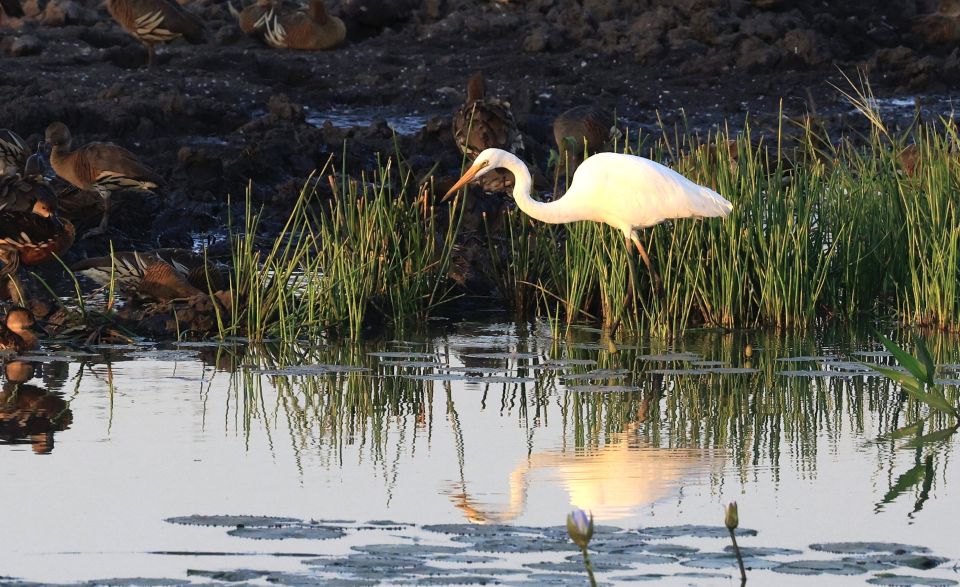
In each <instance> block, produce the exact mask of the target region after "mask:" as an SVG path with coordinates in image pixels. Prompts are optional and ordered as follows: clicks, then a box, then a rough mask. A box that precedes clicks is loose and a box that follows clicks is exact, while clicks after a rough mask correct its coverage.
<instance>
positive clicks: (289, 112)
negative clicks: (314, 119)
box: [267, 94, 305, 122]
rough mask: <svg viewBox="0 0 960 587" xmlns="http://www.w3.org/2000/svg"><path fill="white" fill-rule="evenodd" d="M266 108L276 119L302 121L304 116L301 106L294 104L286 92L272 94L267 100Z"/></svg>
mask: <svg viewBox="0 0 960 587" xmlns="http://www.w3.org/2000/svg"><path fill="white" fill-rule="evenodd" d="M267 110H268V111H269V112H270V115H271V116H272V117H273V118H274V119H276V120H293V121H296V122H302V121H303V120H304V118H305V115H304V113H303V106H301V105H299V104H294V103H292V102H291V101H290V98H288V97H287V95H286V94H274V95H272V96H270V101H269V102H267Z"/></svg>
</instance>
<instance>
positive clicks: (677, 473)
mask: <svg viewBox="0 0 960 587" xmlns="http://www.w3.org/2000/svg"><path fill="white" fill-rule="evenodd" d="M721 465H722V459H720V458H718V457H717V455H715V454H714V453H712V452H711V451H707V450H700V449H682V448H656V447H651V446H649V445H648V444H647V443H646V442H645V441H644V440H641V439H638V438H637V436H636V435H635V434H634V431H628V432H625V433H623V434H618V435H616V436H615V437H613V438H611V439H610V442H608V443H607V444H606V445H604V446H601V447H589V448H582V449H570V450H562V449H557V450H546V451H541V452H535V453H533V454H531V455H530V456H529V457H528V458H526V459H523V460H522V461H520V462H519V463H517V465H516V467H515V468H514V469H513V471H512V472H511V473H510V475H509V479H508V480H507V481H508V483H509V491H508V492H507V495H508V496H509V501H508V503H504V504H494V503H479V502H477V501H475V500H474V499H472V498H471V497H470V496H469V494H468V493H467V492H465V491H464V492H458V493H454V494H452V495H451V497H452V498H453V499H454V505H455V506H456V507H457V508H459V509H460V510H462V511H463V512H464V513H465V514H466V517H467V520H469V521H470V522H473V523H476V524H485V523H505V522H510V521H512V520H514V519H516V518H518V517H520V516H521V515H522V514H523V513H524V511H525V510H526V509H527V507H528V500H527V495H528V493H529V490H530V486H531V485H532V484H535V483H543V484H547V485H559V486H561V487H563V488H564V490H565V491H566V493H567V495H568V496H569V500H570V506H571V507H575V508H580V509H582V510H586V511H589V512H591V513H592V514H593V516H594V518H595V519H596V520H597V521H598V522H600V521H602V522H614V521H617V520H621V519H625V518H629V517H630V516H631V515H633V514H635V512H636V511H637V509H639V508H642V507H643V506H646V505H649V504H652V503H654V502H657V501H660V500H662V499H665V498H668V497H670V496H671V495H673V494H674V492H675V491H676V490H677V488H679V487H680V486H682V485H683V482H684V480H685V479H687V478H689V477H699V476H701V475H702V474H703V472H704V470H706V469H715V470H717V471H719V470H720V469H721V468H722V466H721Z"/></svg>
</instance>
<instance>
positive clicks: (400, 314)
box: [221, 83, 960, 340]
mask: <svg viewBox="0 0 960 587" xmlns="http://www.w3.org/2000/svg"><path fill="white" fill-rule="evenodd" d="M849 98H850V100H851V101H852V102H853V103H854V105H855V106H856V107H857V108H859V109H860V111H861V112H862V114H863V115H864V116H865V117H866V119H867V120H869V124H870V126H869V131H868V132H866V133H865V134H861V135H859V136H842V137H840V138H839V139H838V138H835V137H833V136H831V135H830V133H829V132H828V131H827V130H826V129H825V128H824V127H823V126H822V125H820V124H818V123H817V121H816V119H814V118H812V117H808V118H806V119H803V120H800V121H793V120H788V119H787V118H786V117H784V116H782V115H781V117H780V124H779V125H778V127H777V128H776V129H775V130H774V131H773V132H767V133H756V132H755V131H754V129H753V128H752V127H751V124H750V120H749V119H748V120H747V121H746V122H745V124H744V125H743V127H742V130H739V131H731V130H730V129H729V128H727V127H723V128H719V129H717V130H716V131H714V132H713V133H712V134H710V135H708V136H705V137H703V136H698V135H694V134H692V133H689V132H683V131H682V130H676V131H673V132H667V130H666V129H665V128H663V127H662V132H661V133H660V135H659V136H655V135H652V134H649V133H636V132H635V133H633V134H632V136H631V134H630V133H626V135H625V136H624V139H623V141H622V142H620V143H619V145H618V149H619V150H622V151H623V152H626V153H632V154H637V155H642V156H645V157H648V158H651V159H654V160H658V161H663V162H666V163H668V164H669V165H670V166H671V167H673V168H674V169H676V170H677V171H678V172H680V173H682V174H684V175H686V176H687V177H690V178H691V179H693V180H694V181H697V182H698V183H701V184H704V185H708V186H710V187H712V188H713V189H715V190H717V191H718V192H720V193H721V194H723V195H724V196H725V197H727V198H728V199H729V200H731V201H732V202H733V204H734V210H733V212H732V213H731V214H730V216H729V217H728V218H726V219H722V220H721V219H710V220H701V221H692V220H680V221H676V222H666V223H663V224H660V225H658V226H656V227H654V228H652V229H647V230H645V231H644V234H642V235H641V238H642V239H643V240H644V241H645V242H646V245H647V249H648V251H649V252H650V255H651V257H652V258H653V263H654V265H655V266H656V267H657V270H658V272H659V274H660V277H661V279H662V285H663V295H657V292H656V291H655V287H654V284H653V283H652V281H651V279H650V276H649V275H648V274H647V272H646V271H645V269H644V268H642V266H641V265H639V264H638V263H637V259H636V254H635V253H633V252H628V251H627V249H626V247H625V245H624V242H623V236H622V235H621V234H620V233H619V232H618V231H616V230H614V229H612V228H610V227H608V226H605V225H599V224H596V223H588V222H582V223H574V224H569V225H558V226H550V225H543V224H540V223H532V222H531V220H530V219H529V218H527V217H526V216H525V215H524V214H523V213H522V212H520V211H519V210H517V209H515V208H512V207H509V206H508V207H506V208H505V209H504V210H503V211H502V212H498V214H500V213H502V214H503V218H490V217H486V216H484V218H482V219H481V226H482V227H484V228H485V234H483V235H481V237H485V238H486V241H485V242H483V243H482V244H481V245H480V246H481V248H483V249H485V250H486V254H487V255H488V258H489V263H487V264H486V268H485V270H486V271H487V272H488V273H489V275H487V277H488V278H489V281H490V283H492V284H494V285H495V291H494V293H493V294H492V295H494V296H497V297H499V298H501V299H502V300H503V302H504V304H505V305H507V306H510V307H512V308H514V309H515V310H517V312H518V314H519V315H520V316H523V317H532V316H535V315H540V316H546V317H548V318H550V319H551V320H552V321H553V322H554V324H556V325H557V328H558V329H559V326H560V325H563V324H566V325H570V324H573V323H575V322H592V323H600V324H602V325H605V326H607V327H611V326H622V327H623V328H625V329H626V330H628V331H631V332H635V333H655V334H663V333H676V332H679V331H681V330H683V329H685V328H689V327H691V326H706V327H720V328H749V327H759V326H773V327H778V328H785V329H804V328H806V327H809V326H810V325H811V324H813V323H814V322H817V321H823V320H830V319H839V320H844V321H855V320H858V319H860V318H862V317H868V318H869V319H877V318H882V319H889V318H893V319H895V320H897V321H898V322H900V323H903V324H911V325H921V326H927V327H935V328H940V329H944V330H957V329H960V273H958V272H960V211H958V204H960V201H958V198H960V156H958V153H960V134H958V128H957V124H956V122H955V121H954V120H953V119H950V118H942V119H939V120H936V121H930V122H920V121H919V120H918V121H917V122H916V123H915V124H914V125H912V126H911V127H910V128H908V129H906V130H904V131H896V132H895V131H892V130H890V129H889V128H887V127H886V126H885V124H884V122H883V120H882V117H881V116H880V114H879V111H878V110H877V107H876V101H875V99H874V97H873V95H872V93H871V91H870V89H869V85H867V84H865V83H863V84H861V86H860V89H859V90H857V91H855V92H853V93H852V94H851V95H850V96H849ZM402 161H403V159H402V157H400V155H399V153H397V154H395V155H394V157H391V159H389V160H387V161H386V162H385V163H381V164H380V165H378V167H377V169H376V170H375V171H374V172H372V173H370V174H361V175H359V176H350V175H349V174H348V173H347V170H346V169H341V170H339V172H338V173H334V172H333V169H332V163H328V165H327V167H326V168H324V169H322V170H320V171H319V172H318V173H317V174H316V176H315V177H313V178H311V180H310V181H309V182H308V183H307V185H306V186H305V187H304V190H303V191H302V192H301V194H300V198H299V199H298V200H297V202H296V203H295V204H294V206H293V209H292V211H291V213H290V215H289V218H288V221H287V224H286V226H285V227H284V228H283V230H282V231H281V233H280V234H279V235H278V236H277V237H276V238H275V239H273V240H272V241H270V242H268V243H266V244H264V243H263V242H261V241H259V240H257V239H256V238H255V237H254V235H256V234H258V231H259V228H260V215H259V214H258V212H257V211H256V210H254V209H253V206H252V204H250V202H249V198H248V202H247V210H246V214H245V217H244V219H243V221H242V223H240V225H238V226H235V227H234V226H232V228H231V233H232V234H233V237H232V238H233V246H234V266H235V267H236V271H235V274H234V281H233V283H232V288H233V290H234V293H235V294H236V295H235V296H234V298H233V299H235V300H241V301H242V303H239V304H237V305H236V311H235V312H234V314H233V316H231V317H228V319H225V320H224V321H223V324H222V327H221V334H246V335H247V336H250V337H253V338H269V337H279V338H283V339H288V340H294V339H298V338H303V337H314V336H323V335H330V334H343V335H346V336H348V337H350V338H357V337H359V336H360V335H361V334H362V333H363V332H364V331H365V329H367V328H368V327H369V326H371V325H372V324H381V323H382V324H392V325H397V326H400V327H403V325H406V324H411V323H415V322H417V321H421V322H422V320H423V319H424V318H426V317H427V316H428V315H429V314H430V313H431V312H432V311H434V310H435V309H436V308H437V306H439V305H440V304H442V303H444V302H445V301H448V300H450V299H451V298H452V297H453V295H454V294H453V292H454V289H453V286H452V280H451V279H450V276H449V269H450V267H451V261H452V260H453V257H454V255H455V251H456V249H457V248H458V247H461V246H464V243H461V242H458V240H457V228H458V226H459V222H460V218H461V210H460V209H459V208H457V207H455V206H456V204H455V205H454V207H451V208H450V209H449V210H447V209H444V210H443V213H439V211H438V210H435V209H434V208H433V206H432V203H431V202H433V201H434V196H433V195H432V191H431V190H430V189H429V179H428V180H427V182H419V183H418V182H416V181H414V180H413V177H414V176H413V174H412V172H411V171H410V170H409V169H406V168H404V166H403V164H402ZM395 162H401V163H395ZM567 175H569V174H567V173H566V172H564V171H562V170H559V171H558V177H563V176H567ZM558 183H559V184H560V185H561V186H562V185H563V183H564V182H563V181H560V180H558ZM320 185H323V186H324V194H325V195H324V196H323V197H321V196H319V195H318V189H317V188H318V186H320ZM327 186H329V190H328V189H327ZM558 191H562V189H560V190H558ZM330 194H332V195H330ZM457 201H459V200H456V199H455V200H454V202H457ZM631 265H633V266H634V267H635V268H636V270H635V271H634V273H635V276H636V283H631V278H630V267H631Z"/></svg>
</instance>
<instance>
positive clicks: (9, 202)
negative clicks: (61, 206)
mask: <svg viewBox="0 0 960 587" xmlns="http://www.w3.org/2000/svg"><path fill="white" fill-rule="evenodd" d="M39 200H42V202H41V207H42V206H45V205H51V204H55V202H56V199H55V197H54V194H53V190H52V189H50V185H49V184H48V183H47V181H46V179H44V177H43V175H41V173H40V161H39V156H38V155H30V156H29V157H27V161H26V163H24V164H23V172H22V173H7V174H3V175H0V210H6V211H8V212H30V211H32V210H33V208H34V206H35V205H36V203H37V201H39ZM47 215H49V214H47Z"/></svg>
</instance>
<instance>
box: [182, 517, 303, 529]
mask: <svg viewBox="0 0 960 587" xmlns="http://www.w3.org/2000/svg"><path fill="white" fill-rule="evenodd" d="M165 521H166V522H169V523H171V524H184V525H189V526H232V527H235V528H237V527H247V528H264V527H268V526H281V525H291V524H302V523H303V520H298V519H297V518H281V517H276V516H177V517H175V518H167V519H166V520H165Z"/></svg>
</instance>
